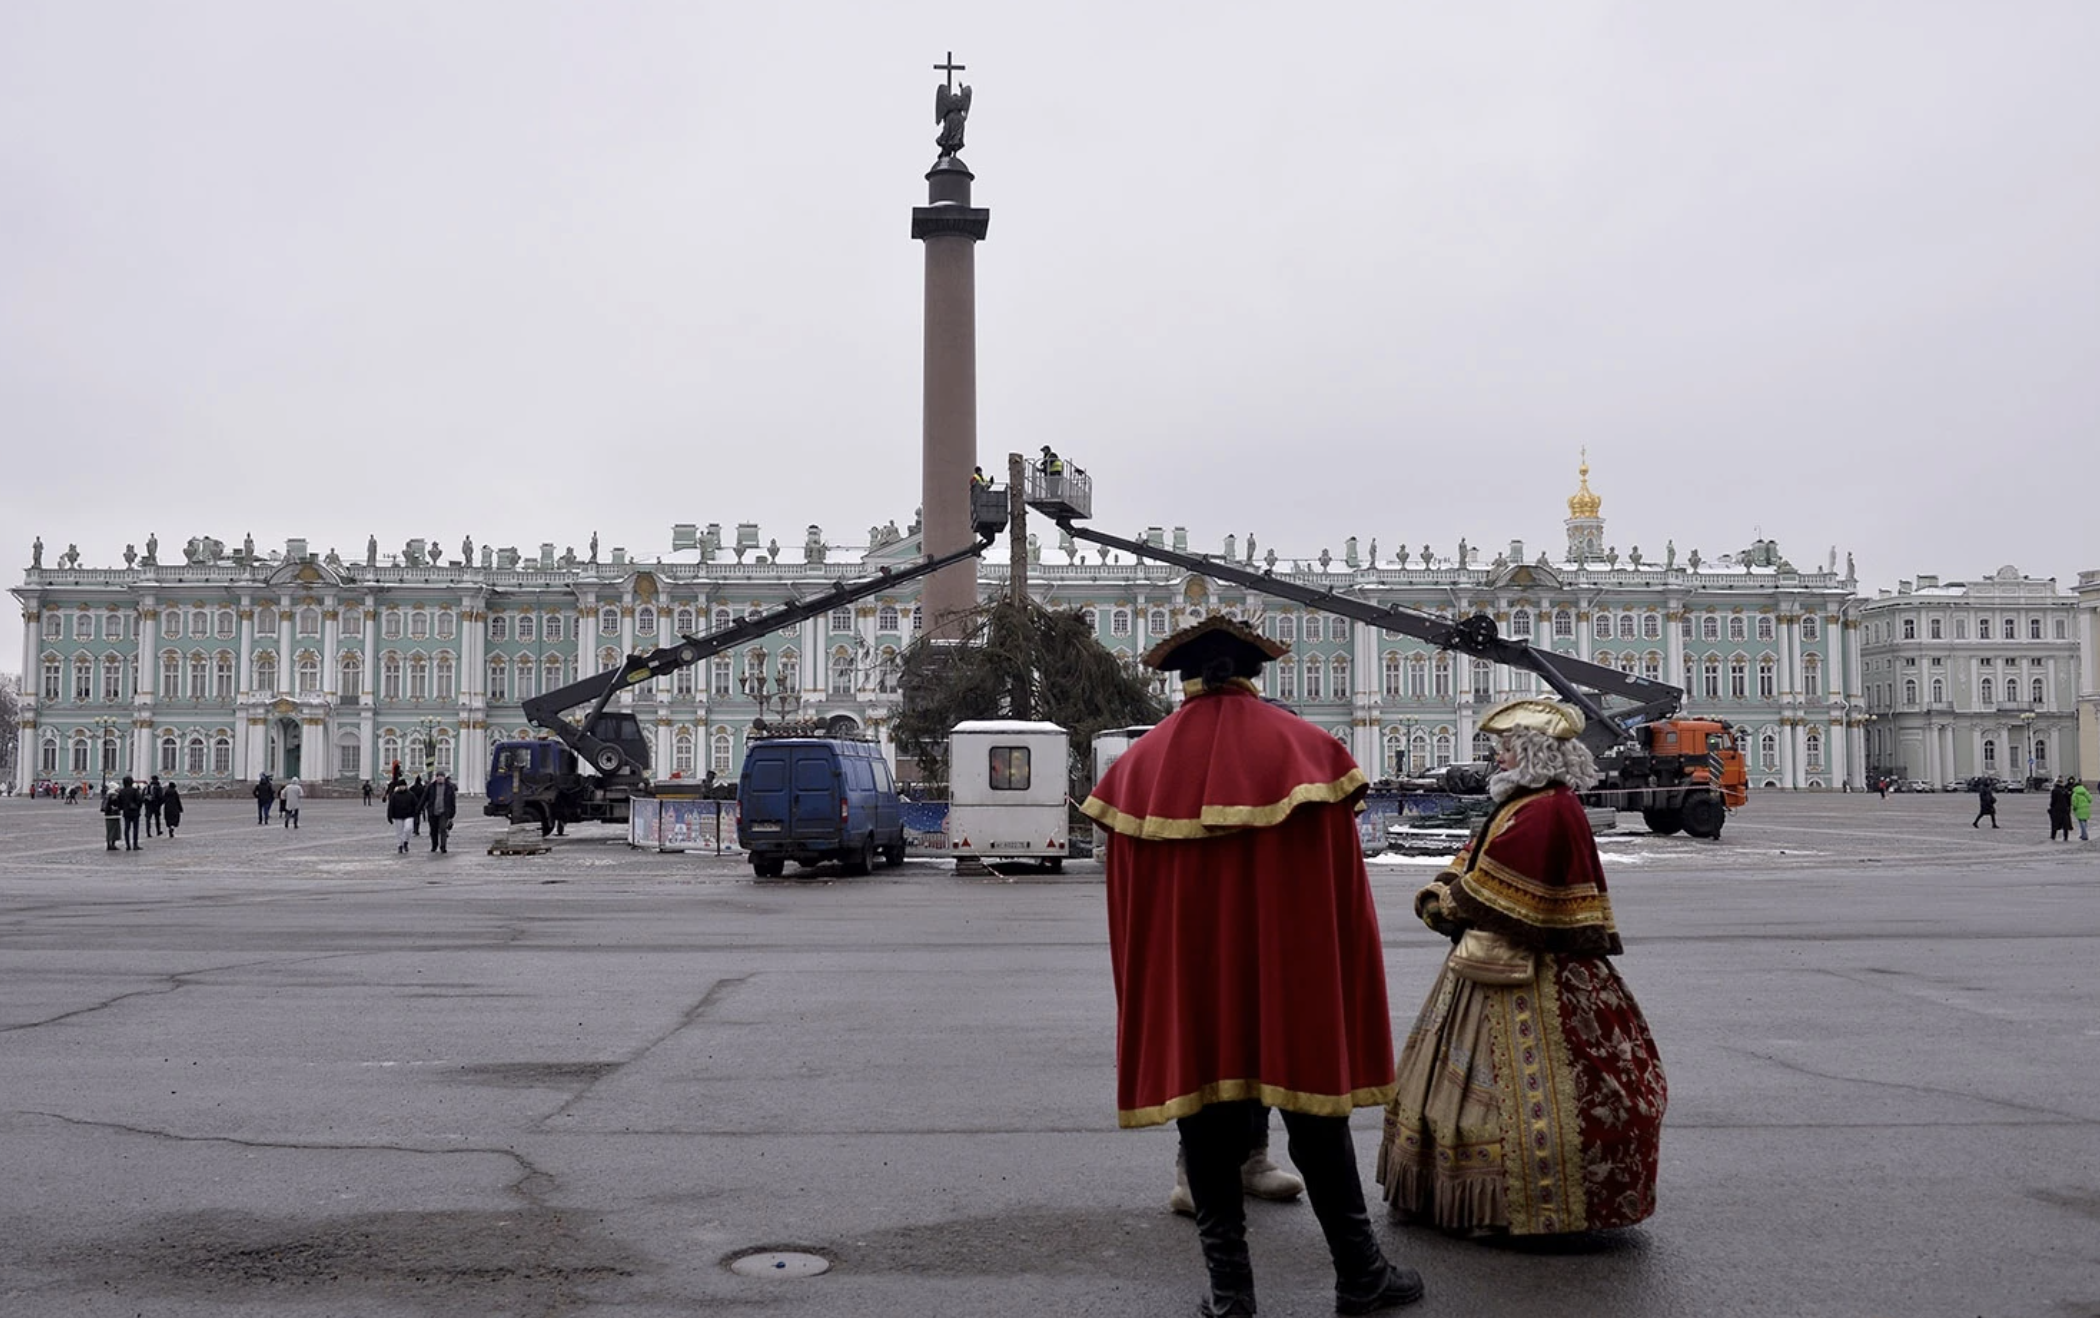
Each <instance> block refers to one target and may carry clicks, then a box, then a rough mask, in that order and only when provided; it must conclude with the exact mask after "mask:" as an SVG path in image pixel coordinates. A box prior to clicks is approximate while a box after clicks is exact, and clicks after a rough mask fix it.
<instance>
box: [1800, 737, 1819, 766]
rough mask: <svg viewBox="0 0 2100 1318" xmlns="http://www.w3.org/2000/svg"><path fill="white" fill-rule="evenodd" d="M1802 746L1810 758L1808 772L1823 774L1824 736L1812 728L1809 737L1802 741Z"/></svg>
mask: <svg viewBox="0 0 2100 1318" xmlns="http://www.w3.org/2000/svg"><path fill="white" fill-rule="evenodd" d="M1801 745H1802V750H1803V752H1804V753H1805V754H1806V755H1807V757H1808V771H1809V772H1810V773H1821V772H1823V734H1822V733H1821V732H1819V731H1818V730H1816V729H1815V728H1810V729H1809V730H1808V735H1807V736H1805V737H1803V738H1802V739H1801Z"/></svg>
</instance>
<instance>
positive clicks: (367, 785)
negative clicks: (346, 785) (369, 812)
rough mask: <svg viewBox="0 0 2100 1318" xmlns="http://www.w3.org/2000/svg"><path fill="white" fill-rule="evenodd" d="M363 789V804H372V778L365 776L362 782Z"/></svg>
mask: <svg viewBox="0 0 2100 1318" xmlns="http://www.w3.org/2000/svg"><path fill="white" fill-rule="evenodd" d="M364 791H365V804H366V805H370V804H372V780H371V779H370V778H367V779H365V782H364Z"/></svg>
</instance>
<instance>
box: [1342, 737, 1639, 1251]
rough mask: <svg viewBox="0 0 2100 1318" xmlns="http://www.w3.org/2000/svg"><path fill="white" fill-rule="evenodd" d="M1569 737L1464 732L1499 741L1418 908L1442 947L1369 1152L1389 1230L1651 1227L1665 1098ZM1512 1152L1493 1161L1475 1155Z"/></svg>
mask: <svg viewBox="0 0 2100 1318" xmlns="http://www.w3.org/2000/svg"><path fill="white" fill-rule="evenodd" d="M1583 722H1584V721H1583V717H1582V715H1581V713H1580V712H1578V711H1577V710H1576V709H1575V708H1574V707H1573V706H1570V705H1565V704H1561V703H1560V702H1558V701H1552V700H1539V699H1535V698H1530V697H1520V698H1519V699H1516V700H1512V701H1508V702H1506V703H1505V704H1502V705H1500V706H1498V707H1496V708H1495V709H1493V710H1491V711H1489V712H1488V714H1487V715H1486V716H1485V717H1484V718H1482V719H1481V720H1480V725H1479V726H1480V731H1481V732H1483V733H1487V734H1489V735H1492V736H1494V737H1496V738H1497V741H1498V746H1497V754H1496V761H1495V762H1496V765H1497V770H1498V771H1497V772H1496V773H1495V774H1494V775H1493V776H1492V777H1490V778H1489V779H1488V796H1489V798H1490V800H1492V801H1493V803H1494V805H1493V809H1492V812H1491V813H1490V814H1489V815H1488V817H1487V819H1486V820H1485V821H1483V823H1482V824H1481V827H1480V831H1479V832H1478V833H1476V834H1474V837H1473V841H1472V842H1471V843H1470V844H1469V845H1468V846H1467V847H1466V848H1464V849H1463V850H1462V851H1461V852H1460V853H1459V855H1458V857H1457V858H1456V859H1454V860H1453V861H1452V862H1451V864H1450V865H1448V866H1446V867H1445V868H1444V870H1443V871H1442V872H1441V873H1440V874H1438V875H1437V876H1436V878H1435V879H1433V880H1432V881H1431V882H1430V883H1429V884H1428V886H1426V887H1424V888H1423V889H1422V890H1421V891H1420V892H1418V893H1417V894H1415V902H1414V905H1415V913H1416V914H1417V916H1419V917H1420V918H1421V920H1422V922H1423V923H1424V924H1427V925H1428V926H1429V927H1430V928H1431V929H1433V930H1435V931H1436V932H1437V933H1439V934H1442V935H1444V936H1445V937H1447V938H1450V939H1452V940H1453V947H1452V949H1451V952H1450V955H1449V956H1448V957H1446V958H1445V961H1444V966H1443V969H1442V971H1441V972H1440V973H1439V974H1438V976H1437V980H1436V983H1435V985H1434V986H1433V987H1432V988H1431V989H1430V992H1429V996H1428V998H1427V1000H1426V1001H1425V1002H1424V1003H1423V1005H1422V1009H1421V1012H1420V1013H1419V1015H1418V1016H1417V1017H1416V1019H1415V1023H1414V1027H1413V1028H1412V1029H1410V1030H1409V1031H1408V1034H1407V1043H1406V1046H1405V1047H1403V1048H1402V1049H1401V1050H1400V1063H1399V1068H1398V1070H1399V1074H1398V1077H1397V1085H1398V1092H1397V1094H1396V1095H1395V1097H1394V1098H1393V1101H1392V1104H1391V1105H1390V1106H1389V1107H1388V1108H1387V1109H1386V1117H1385V1138H1384V1140H1383V1141H1382V1142H1381V1143H1380V1145H1379V1149H1378V1181H1379V1184H1381V1185H1383V1186H1384V1187H1385V1194H1386V1199H1387V1202H1389V1203H1390V1204H1391V1205H1392V1208H1393V1212H1394V1215H1395V1216H1397V1217H1400V1218H1401V1219H1402V1220H1405V1221H1414V1222H1421V1223H1424V1224H1427V1225H1432V1226H1436V1227H1439V1228H1441V1229H1443V1230H1446V1231H1460V1232H1468V1233H1471V1232H1486V1233H1491V1234H1495V1235H1504V1234H1507V1235H1511V1236H1538V1235H1563V1234H1567V1233H1571V1232H1580V1231H1597V1230H1605V1229H1609V1228H1613V1227H1623V1226H1631V1225H1633V1224H1634V1223H1636V1222H1639V1221H1642V1220H1644V1219H1645V1218H1647V1217H1649V1216H1651V1215H1652V1214H1653V1213H1654V1212H1655V1180H1656V1173H1657V1171H1658V1169H1659V1165H1660V1154H1661V1140H1662V1122H1663V1113H1664V1110H1665V1109H1666V1108H1667V1107H1668V1106H1669V1083H1668V1080H1667V1078H1666V1077H1665V1076H1664V1074H1663V1068H1662V1060H1661V1058H1660V1057H1659V1056H1658V1055H1657V1053H1656V1048H1655V1039H1654V1036H1653V1035H1652V1034H1651V1033H1650V1032H1649V1029H1648V1022H1647V1020H1646V1018H1645V1017H1644V1016H1643V1015H1642V1014H1641V1009H1640V1005H1639V1004H1638V1003H1636V1002H1635V1001H1634V998H1633V994H1632V993H1631V992H1629V991H1628V989H1627V987H1626V984H1625V981H1623V980H1622V979H1620V978H1619V972H1618V969H1617V967H1616V966H1615V965H1614V964H1613V963H1612V958H1613V957H1616V956H1619V955H1621V954H1622V953H1623V952H1624V948H1623V947H1622V946H1621V943H1620V940H1619V931H1618V928H1617V925H1616V923H1615V921H1614V918H1613V915H1612V907H1611V897H1610V896H1609V894H1608V893H1607V891H1606V886H1605V880H1604V866H1603V863H1602V861H1601V859H1600V858H1599V856H1598V855H1597V843H1596V839H1595V838H1593V837H1592V836H1591V834H1590V828H1589V824H1588V822H1587V820H1586V819H1585V818H1584V815H1583V809H1582V803H1581V801H1580V800H1579V799H1578V797H1577V795H1576V793H1578V792H1583V791H1587V790H1589V789H1590V788H1591V787H1593V786H1595V785H1596V782H1597V765H1596V761H1595V760H1594V759H1593V758H1591V755H1590V752H1589V748H1588V747H1586V746H1584V745H1583V744H1582V742H1581V741H1580V740H1579V737H1580V734H1581V732H1582V729H1583ZM1546 1004H1552V1005H1551V1006H1546ZM1542 1008H1544V1009H1542ZM1607 1095H1608V1096H1609V1097H1606V1096H1607ZM1512 1144H1515V1145H1516V1146H1517V1147H1518V1148H1520V1149H1521V1150H1522V1152H1521V1153H1520V1154H1518V1155H1517V1156H1515V1157H1513V1158H1511V1159H1510V1160H1508V1161H1505V1160H1504V1159H1503V1158H1502V1157H1501V1156H1499V1155H1496V1154H1489V1155H1488V1156H1486V1157H1482V1156H1481V1154H1480V1151H1481V1150H1487V1149H1496V1148H1506V1147H1509V1146H1510V1145H1512Z"/></svg>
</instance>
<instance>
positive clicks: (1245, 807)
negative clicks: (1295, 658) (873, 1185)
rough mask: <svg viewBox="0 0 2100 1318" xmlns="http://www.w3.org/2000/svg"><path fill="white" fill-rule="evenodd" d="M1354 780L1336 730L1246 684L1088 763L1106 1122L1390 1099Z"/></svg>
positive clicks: (1343, 1111)
mask: <svg viewBox="0 0 2100 1318" xmlns="http://www.w3.org/2000/svg"><path fill="white" fill-rule="evenodd" d="M1365 786H1366V783H1365V779H1364V775H1363V771H1362V770H1361V769H1359V768H1358V767H1357V765H1356V761H1355V760H1353V759H1352V758H1350V755H1349V752H1348V751H1347V750H1346V749H1344V748H1343V746H1342V745H1341V743H1339V742H1337V741H1336V740H1335V739H1334V738H1333V737H1331V736H1328V735H1327V734H1326V733H1324V732H1321V731H1320V730H1319V729H1317V728H1315V727H1313V726H1312V725H1311V724H1309V723H1306V722H1305V721H1304V720H1302V719H1300V718H1298V717H1297V716H1296V715H1294V714H1291V713H1289V712H1287V711H1285V710H1281V709H1278V708H1275V707H1274V706H1271V705H1268V704H1265V703H1264V702H1263V701H1262V700H1261V699H1260V698H1259V697H1258V696H1256V695H1255V694H1254V693H1253V689H1252V687H1251V686H1248V685H1247V684H1245V683H1242V682H1235V683H1234V684H1233V685H1231V686H1229V687H1226V688H1223V689H1219V690H1213V691H1199V692H1198V693H1195V694H1192V695H1191V696H1190V697H1189V699H1188V700H1187V702H1186V703H1185V704H1183V706H1182V707H1181V708H1180V709H1179V710H1178V711H1176V712H1175V713H1174V714H1172V715H1170V716H1169V717H1168V718H1167V719H1165V720H1164V721H1163V722H1161V723H1160V725H1159V726H1158V727H1156V728H1154V729H1153V730H1152V731H1150V732H1148V733H1146V734H1145V735H1144V736H1143V737H1141V738H1140V739H1139V740H1138V741H1137V742H1136V743H1135V744H1134V745H1132V747H1131V748H1130V749H1129V750H1128V751H1126V752H1125V753H1124V754H1123V756H1122V757H1121V758H1120V759H1118V760H1117V761H1116V763H1115V765H1114V766H1113V767H1112V768H1111V769H1110V770H1109V772H1108V773H1107V774H1106V775H1104V776H1103V777H1102V779H1101V782H1100V784H1099V785H1098V786H1096V787H1095V789H1094V794H1093V795H1092V796H1090V797H1088V798H1087V801H1086V804H1085V805H1084V806H1082V807H1081V808H1082V809H1083V810H1085V811H1086V813H1087V814H1088V815H1090V816H1092V817H1093V818H1094V819H1095V820H1097V821H1098V822H1100V823H1101V824H1102V826H1103V827H1105V828H1107V829H1109V830H1111V832H1110V834H1109V842H1108V866H1107V868H1108V932H1109V950H1110V955H1111V958H1112V960H1113V965H1114V971H1115V982H1116V1012H1117V1020H1116V1115H1117V1120H1118V1122H1119V1123H1120V1124H1122V1125H1124V1126H1152V1125H1158V1124H1160V1123H1162V1122H1166V1121H1171V1120H1173V1119H1174V1118H1176V1117H1182V1116H1186V1115H1188V1114H1189V1113H1191V1112H1194V1111H1196V1110H1198V1109H1199V1108H1201V1107H1203V1106H1204V1105H1205V1104H1208V1103H1220V1102H1230V1101H1233V1100H1238V1099H1259V1100H1260V1101H1261V1102H1264V1103H1267V1104H1268V1105H1270V1106H1271V1107H1280V1108H1286V1109H1290V1110H1294V1111H1299V1112H1308V1113H1313V1114H1316V1115H1320V1116H1346V1115H1347V1114H1348V1113H1349V1112H1350V1110H1351V1109H1354V1108H1358V1107H1372V1106H1377V1105H1379V1104H1382V1103H1384V1102H1386V1101H1387V1099H1389V1098H1390V1097H1391V1095H1392V1092H1393V1088H1392V1086H1393V1042H1392V1021H1391V1018H1390V1017H1389V1015H1388V1013H1387V1009H1386V994H1385V959H1384V953H1383V950H1382V947H1381V944H1380V942H1379V937H1378V915H1377V911H1376V909H1375V907H1374V906H1373V904H1372V900H1371V885H1370V880H1369V878H1368V876H1367V875H1366V874H1365V872H1364V862H1363V850H1362V846H1361V844H1360V843H1359V841H1358V838H1357V832H1356V822H1355V818H1354V814H1355V805H1356V801H1357V798H1358V797H1360V796H1361V795H1362V794H1363V791H1364V788H1365Z"/></svg>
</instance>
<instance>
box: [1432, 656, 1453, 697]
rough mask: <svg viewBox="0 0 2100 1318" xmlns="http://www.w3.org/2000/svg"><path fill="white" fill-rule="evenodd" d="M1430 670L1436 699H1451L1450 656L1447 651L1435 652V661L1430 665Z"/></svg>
mask: <svg viewBox="0 0 2100 1318" xmlns="http://www.w3.org/2000/svg"><path fill="white" fill-rule="evenodd" d="M1431 670H1432V672H1433V673H1434V674H1435V678H1436V698H1437V699H1438V700H1449V699H1451V655H1450V654H1449V653H1448V652H1447V651H1443V650H1439V651H1437V656H1436V661H1435V663H1434V664H1432V665H1431Z"/></svg>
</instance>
